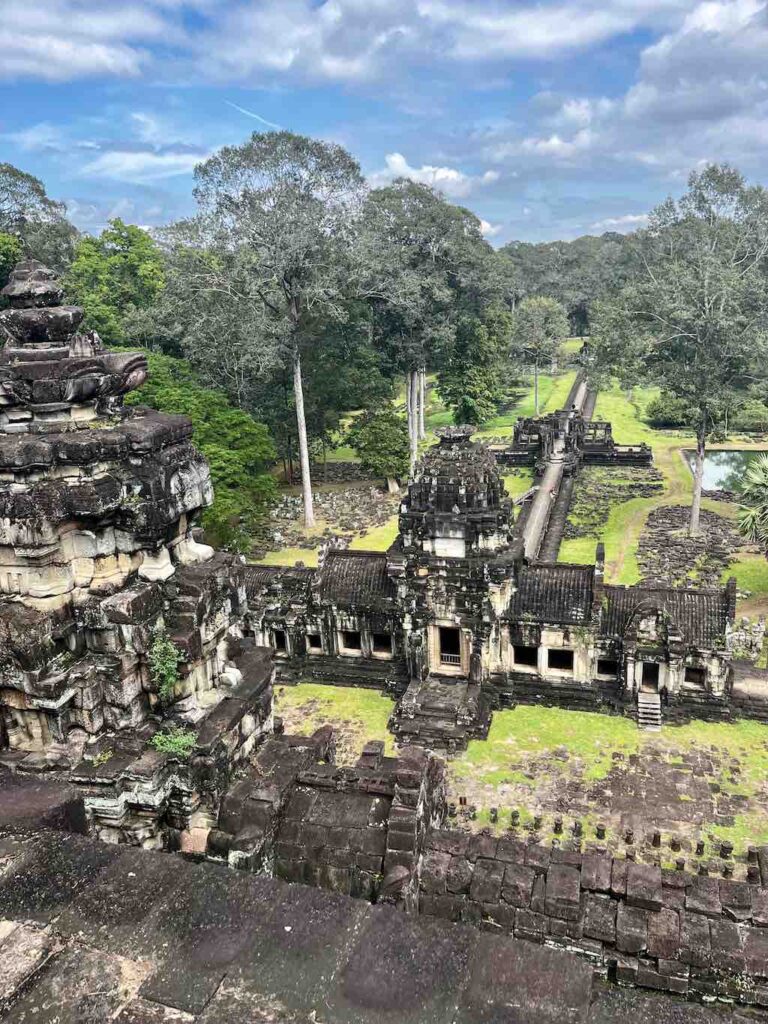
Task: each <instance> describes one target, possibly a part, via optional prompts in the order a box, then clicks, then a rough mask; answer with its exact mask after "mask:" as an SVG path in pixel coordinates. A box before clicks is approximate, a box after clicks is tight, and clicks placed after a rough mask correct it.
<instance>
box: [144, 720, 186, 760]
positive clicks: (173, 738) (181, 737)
mask: <svg viewBox="0 0 768 1024" xmlns="http://www.w3.org/2000/svg"><path fill="white" fill-rule="evenodd" d="M150 743H151V744H152V746H153V747H154V748H155V750H157V751H159V752H160V753H161V754H170V755H171V756H172V757H178V758H182V759H186V758H188V757H189V755H190V754H191V753H192V751H193V750H194V749H195V744H196V743H197V733H196V732H195V731H194V729H184V728H183V727H182V726H180V725H171V726H169V727H168V728H167V729H165V730H163V731H162V732H156V733H155V735H154V736H153V737H152V739H151V740H150Z"/></svg>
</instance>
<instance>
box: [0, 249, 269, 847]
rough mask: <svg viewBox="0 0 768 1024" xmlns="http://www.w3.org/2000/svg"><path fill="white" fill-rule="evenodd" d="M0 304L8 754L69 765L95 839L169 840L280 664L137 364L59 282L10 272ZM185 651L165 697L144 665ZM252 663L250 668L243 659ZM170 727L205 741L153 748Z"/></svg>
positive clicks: (204, 478) (190, 460) (0, 518)
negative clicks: (149, 400)
mask: <svg viewBox="0 0 768 1024" xmlns="http://www.w3.org/2000/svg"><path fill="white" fill-rule="evenodd" d="M3 294H4V295H5V297H6V298H7V299H8V303H9V308H8V309H7V310H5V311H4V312H3V313H2V314H0V332H1V333H2V337H3V341H4V347H3V349H2V352H1V353H0V593H1V594H2V599H1V600H0V750H2V748H7V749H9V750H10V752H11V753H10V755H7V756H10V757H11V759H12V760H14V763H16V764H17V765H19V766H20V767H22V768H26V769H28V770H32V769H44V768H67V767H70V766H74V765H76V764H77V762H78V761H79V760H80V758H81V756H84V757H85V762H84V764H83V765H82V766H81V767H80V768H78V769H75V774H76V775H77V777H79V778H81V779H83V780H84V781H86V780H87V781H88V784H89V785H90V786H91V787H92V789H93V791H94V793H96V792H98V791H99V790H100V789H103V788H105V787H107V788H110V787H111V791H110V794H109V797H108V798H107V797H103V796H94V799H93V801H92V803H91V804H90V805H89V813H90V814H91V815H92V816H93V818H94V821H95V822H96V823H97V825H98V827H99V828H101V830H102V832H103V835H104V836H105V838H106V837H109V836H110V835H114V836H115V837H116V836H117V835H120V836H121V837H124V836H125V834H126V830H128V831H129V832H130V831H131V830H133V833H134V835H133V838H134V840H135V841H137V842H157V843H160V842H162V838H161V834H162V831H163V829H164V828H165V826H166V824H167V822H166V820H165V819H166V816H167V815H168V814H169V813H171V809H173V814H172V816H173V821H174V825H175V827H176V828H177V829H179V830H182V829H186V828H188V826H189V823H190V819H191V815H192V814H193V813H195V812H196V811H197V810H201V812H202V809H204V808H205V807H206V806H209V807H210V809H211V811H215V809H216V803H217V799H218V794H219V793H220V791H221V789H222V788H223V785H224V784H225V781H226V776H227V773H228V767H229V765H230V764H231V763H232V762H233V761H234V760H236V759H237V758H238V757H242V756H245V755H246V754H247V753H248V751H249V750H250V749H251V747H252V746H253V744H254V742H255V740H256V738H257V736H258V735H259V733H260V731H261V730H262V729H263V728H264V727H265V725H266V724H267V723H268V721H269V717H270V714H271V691H270V671H271V670H270V667H269V662H268V659H267V660H266V661H265V660H264V659H263V658H262V659H261V660H258V659H254V657H253V655H252V653H251V651H250V649H251V648H252V646H253V645H252V644H251V643H249V642H248V641H244V640H243V638H242V630H241V628H240V625H241V621H242V618H243V615H244V612H245V585H244V584H245V581H244V575H243V569H242V565H241V564H240V562H239V561H238V560H237V559H235V558H233V557H231V556H228V555H223V554H215V553H214V552H213V550H212V549H211V548H209V547H207V546H205V545H204V544H200V543H198V541H197V540H196V538H195V526H194V524H195V518H196V516H197V515H198V513H199V511H200V509H201V508H202V507H204V506H205V505H206V504H208V503H209V502H210V501H211V498H212V490H211V482H210V476H209V472H208V467H207V465H206V463H205V461H204V459H203V458H202V456H201V455H200V453H199V452H198V451H197V450H196V449H195V448H194V447H193V445H192V443H191V434H192V431H191V425H190V423H189V421H188V420H186V419H185V418H184V417H181V416H169V415H164V414H161V413H157V412H154V411H152V410H149V409H144V408H139V407H136V408H133V409H131V410H130V411H128V410H126V409H124V408H123V396H124V395H125V394H126V393H128V392H129V391H131V390H133V389H134V388H136V387H138V386H139V385H140V384H141V383H142V382H143V380H144V379H145V377H146V372H147V367H146V361H145V359H144V357H143V356H141V355H137V354H130V353H129V354H125V353H115V352H108V351H106V350H105V349H104V347H103V345H102V344H101V341H100V339H99V338H98V336H97V335H96V334H94V333H93V332H89V333H86V334H80V333H77V328H78V325H79V324H80V321H81V320H82V315H83V313H82V310H81V309H79V308H77V307H74V306H64V305H61V297H62V296H61V289H60V287H59V285H58V283H57V282H56V280H55V277H54V275H53V274H52V273H51V272H50V271H49V270H47V269H46V268H45V267H43V266H42V265H41V264H39V263H37V262H35V261H27V262H24V263H21V264H19V265H18V266H17V268H16V269H15V271H14V272H13V274H12V275H11V278H10V281H9V283H8V285H7V286H6V288H5V289H4V290H3ZM158 636H168V637H169V638H170V639H171V640H172V642H173V643H174V644H175V645H176V648H177V650H179V651H180V652H181V654H180V657H181V661H180V664H179V666H178V670H177V672H176V678H175V679H174V680H172V692H166V693H164V694H163V695H162V696H161V695H160V694H159V693H158V681H157V680H156V679H153V677H152V674H151V673H150V670H149V657H150V655H151V651H152V647H153V644H154V643H155V641H156V639H157V637H158ZM246 668H247V673H246V672H245V671H244V669H246ZM169 724H176V725H177V726H187V727H190V728H193V729H194V730H196V732H197V735H198V740H199V743H200V744H201V745H200V746H199V747H198V748H197V749H196V752H195V754H194V755H193V757H192V758H191V759H190V761H189V762H188V763H187V764H186V765H185V766H184V767H183V768H179V764H178V762H175V763H172V762H171V760H169V758H168V757H167V756H164V755H162V754H159V753H158V752H157V751H156V750H154V749H152V748H151V747H150V748H148V747H147V742H148V741H149V739H150V737H151V736H152V734H153V733H154V732H156V731H157V729H158V728H159V727H160V726H161V725H162V726H163V727H166V726H167V725H169Z"/></svg>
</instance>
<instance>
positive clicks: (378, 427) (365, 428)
mask: <svg viewBox="0 0 768 1024" xmlns="http://www.w3.org/2000/svg"><path fill="white" fill-rule="evenodd" d="M349 443H350V445H351V446H352V448H353V449H354V451H355V452H356V453H357V456H358V458H359V459H360V462H361V464H362V466H363V468H364V469H366V470H368V471H369V472H370V473H373V475H374V476H377V477H387V478H388V479H395V480H401V479H403V477H406V476H407V475H408V459H409V444H408V425H407V423H406V422H405V420H404V419H403V417H402V416H399V415H398V414H397V413H396V412H395V411H394V409H383V410H382V411H381V412H375V413H366V414H365V415H363V416H361V417H359V419H357V420H356V421H355V422H354V424H353V426H352V427H351V429H350V431H349Z"/></svg>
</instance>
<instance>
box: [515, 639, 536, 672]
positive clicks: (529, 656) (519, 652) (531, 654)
mask: <svg viewBox="0 0 768 1024" xmlns="http://www.w3.org/2000/svg"><path fill="white" fill-rule="evenodd" d="M512 650H513V651H514V655H515V664H516V665H525V667H526V668H538V667H539V648H538V647H529V646H528V645H527V644H515V645H514V646H513V648H512Z"/></svg>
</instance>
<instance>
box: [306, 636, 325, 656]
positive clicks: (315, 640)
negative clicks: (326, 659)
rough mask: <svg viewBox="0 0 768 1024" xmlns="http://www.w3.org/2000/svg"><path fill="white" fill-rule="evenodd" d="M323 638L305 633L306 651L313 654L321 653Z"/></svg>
mask: <svg viewBox="0 0 768 1024" xmlns="http://www.w3.org/2000/svg"><path fill="white" fill-rule="evenodd" d="M322 649H323V638H322V636H321V635H320V634H319V633H307V650H309V651H312V652H313V653H314V652H319V651H322Z"/></svg>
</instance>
